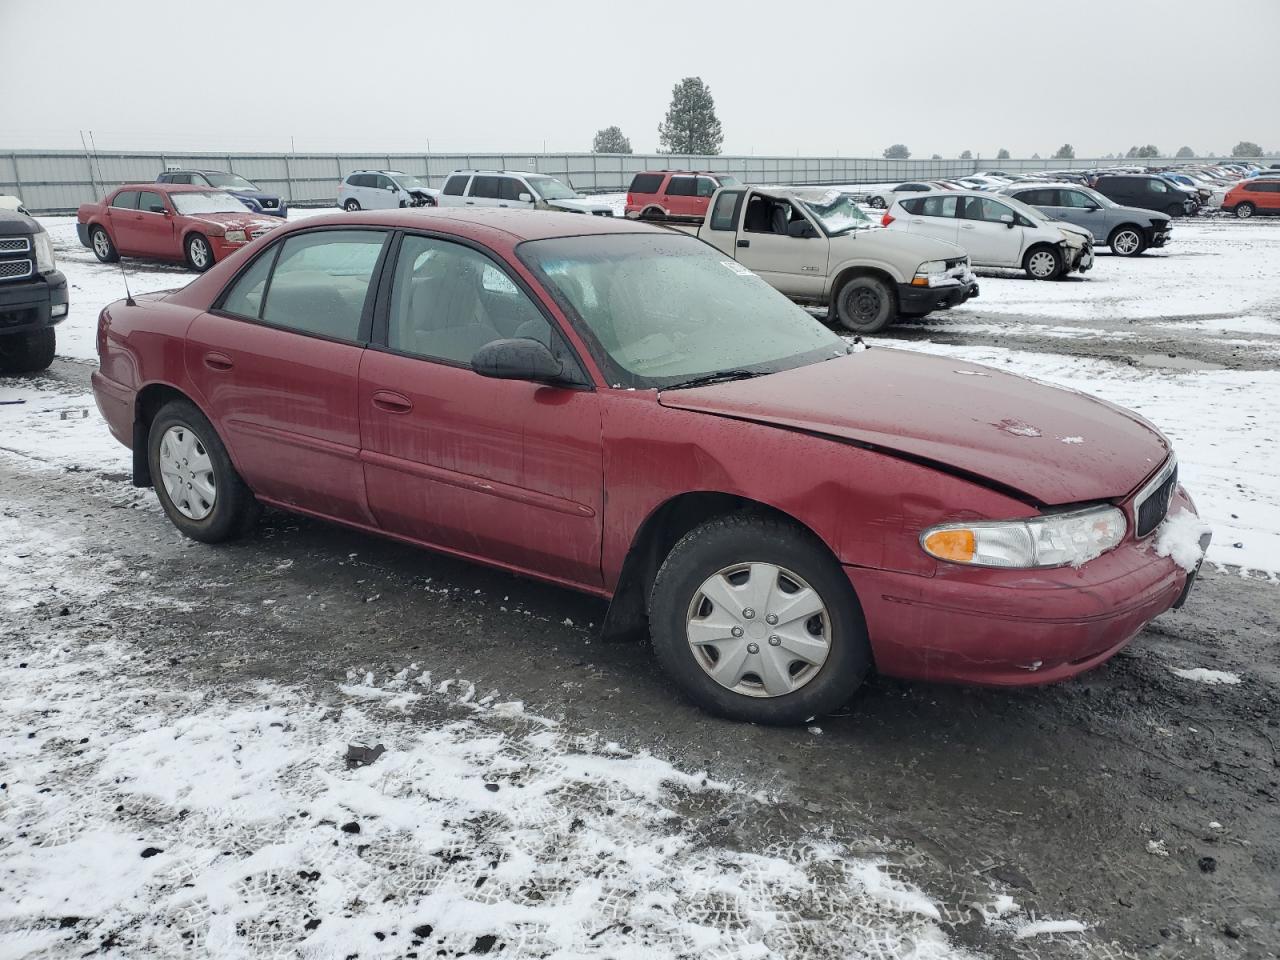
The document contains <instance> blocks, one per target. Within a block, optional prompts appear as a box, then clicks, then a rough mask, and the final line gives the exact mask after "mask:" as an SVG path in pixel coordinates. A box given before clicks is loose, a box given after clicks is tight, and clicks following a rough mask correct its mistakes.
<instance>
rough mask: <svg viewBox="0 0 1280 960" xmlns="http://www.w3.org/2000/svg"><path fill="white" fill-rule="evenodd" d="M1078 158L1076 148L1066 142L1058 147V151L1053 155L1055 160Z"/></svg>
mask: <svg viewBox="0 0 1280 960" xmlns="http://www.w3.org/2000/svg"><path fill="white" fill-rule="evenodd" d="M1075 158H1076V148H1075V147H1073V146H1072V145H1071V144H1069V143H1064V144H1063V145H1062V146H1060V147H1059V148H1058V152H1057V153H1055V154H1054V155H1053V159H1055V160H1074V159H1075Z"/></svg>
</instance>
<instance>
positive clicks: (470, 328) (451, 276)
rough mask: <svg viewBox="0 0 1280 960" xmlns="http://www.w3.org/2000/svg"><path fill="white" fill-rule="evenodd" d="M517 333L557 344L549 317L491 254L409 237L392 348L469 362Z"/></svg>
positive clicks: (393, 312)
mask: <svg viewBox="0 0 1280 960" xmlns="http://www.w3.org/2000/svg"><path fill="white" fill-rule="evenodd" d="M513 337H514V338H519V337H528V338H529V339H533V340H538V341H539V342H541V343H543V344H545V345H546V346H548V347H551V346H552V337H551V325H550V324H549V323H548V322H547V319H546V317H544V316H543V315H542V313H541V312H540V311H539V310H538V308H537V307H536V306H534V304H533V301H531V300H530V299H529V298H528V297H527V296H526V295H525V293H524V291H523V290H521V289H520V288H519V287H518V286H516V285H515V284H514V283H513V282H512V281H511V279H510V277H508V276H507V275H506V274H505V273H504V272H503V271H502V270H501V269H499V268H498V266H497V265H496V264H495V263H494V262H493V261H492V260H490V259H489V258H488V257H486V256H485V255H484V254H482V253H480V252H479V251H477V250H473V249H471V248H470V247H466V246H463V245H462V244H459V243H452V242H450V241H448V240H438V239H435V238H432V237H419V236H412V235H410V236H406V237H405V238H404V241H403V242H402V243H401V245H400V255H399V257H398V258H397V260H396V272H395V278H394V281H393V283H392V287H391V309H390V312H389V317H388V322H387V346H388V347H389V348H390V349H392V350H395V351H397V352H399V353H407V354H411V355H413V356H416V357H423V358H425V359H429V360H444V361H446V362H449V363H458V364H469V363H471V358H472V357H474V356H475V353H476V351H477V350H479V349H480V348H481V347H483V346H484V345H485V344H487V343H492V342H493V341H494V340H502V339H506V338H513Z"/></svg>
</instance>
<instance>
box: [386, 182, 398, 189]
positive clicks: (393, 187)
mask: <svg viewBox="0 0 1280 960" xmlns="http://www.w3.org/2000/svg"><path fill="white" fill-rule="evenodd" d="M395 188H396V185H395V184H394V183H388V184H387V189H388V190H394V189H395Z"/></svg>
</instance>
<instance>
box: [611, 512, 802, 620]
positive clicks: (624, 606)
mask: <svg viewBox="0 0 1280 960" xmlns="http://www.w3.org/2000/svg"><path fill="white" fill-rule="evenodd" d="M747 509H750V510H756V511H760V512H762V513H768V514H772V515H773V516H775V517H779V518H781V519H783V520H785V521H787V522H788V523H794V524H796V525H798V526H800V527H802V528H803V529H805V530H808V531H809V532H810V533H813V531H812V530H810V529H809V528H808V527H807V526H805V525H804V524H802V523H800V521H798V520H796V518H795V517H793V516H791V515H790V514H787V513H784V512H783V511H781V510H778V509H776V508H774V507H771V506H769V505H768V504H764V503H760V502H759V501H757V500H751V499H748V498H747V497H739V496H735V495H734V494H729V493H715V492H711V491H699V492H696V493H682V494H680V495H679V496H676V497H672V498H671V499H670V500H668V501H666V502H665V503H664V504H662V505H661V506H660V507H658V508H657V509H656V510H654V511H653V513H651V514H649V516H648V517H647V518H646V519H645V521H644V523H642V524H641V525H640V529H639V530H637V531H636V535H635V539H634V540H632V542H631V548H630V549H629V550H628V551H627V556H626V559H625V560H623V563H622V573H621V574H620V575H619V577H618V585H617V589H616V590H614V594H613V599H612V600H611V601H610V602H609V611H608V613H607V614H606V615H605V619H604V626H603V628H602V633H603V634H604V636H606V637H628V636H637V637H640V638H643V637H645V636H647V635H648V613H647V608H648V600H649V594H650V592H652V590H653V581H654V580H655V578H656V577H657V576H658V568H659V567H661V566H662V562H663V561H664V560H665V559H666V558H667V554H669V553H670V552H671V549H672V547H674V546H675V545H676V543H678V542H679V540H680V538H681V537H683V536H684V535H685V534H686V533H688V532H689V531H690V530H692V529H694V528H695V527H698V526H701V525H702V524H704V523H706V522H707V521H708V520H712V519H714V518H716V517H720V516H724V515H725V514H729V513H737V512H738V511H740V510H747ZM815 536H816V534H815ZM818 539H819V541H821V539H822V538H821V537H818Z"/></svg>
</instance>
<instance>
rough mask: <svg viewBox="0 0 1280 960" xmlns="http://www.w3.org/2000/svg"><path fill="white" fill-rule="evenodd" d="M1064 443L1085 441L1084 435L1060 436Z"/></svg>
mask: <svg viewBox="0 0 1280 960" xmlns="http://www.w3.org/2000/svg"><path fill="white" fill-rule="evenodd" d="M1058 439H1059V440H1061V441H1062V442H1063V443H1084V437H1059V438H1058Z"/></svg>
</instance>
